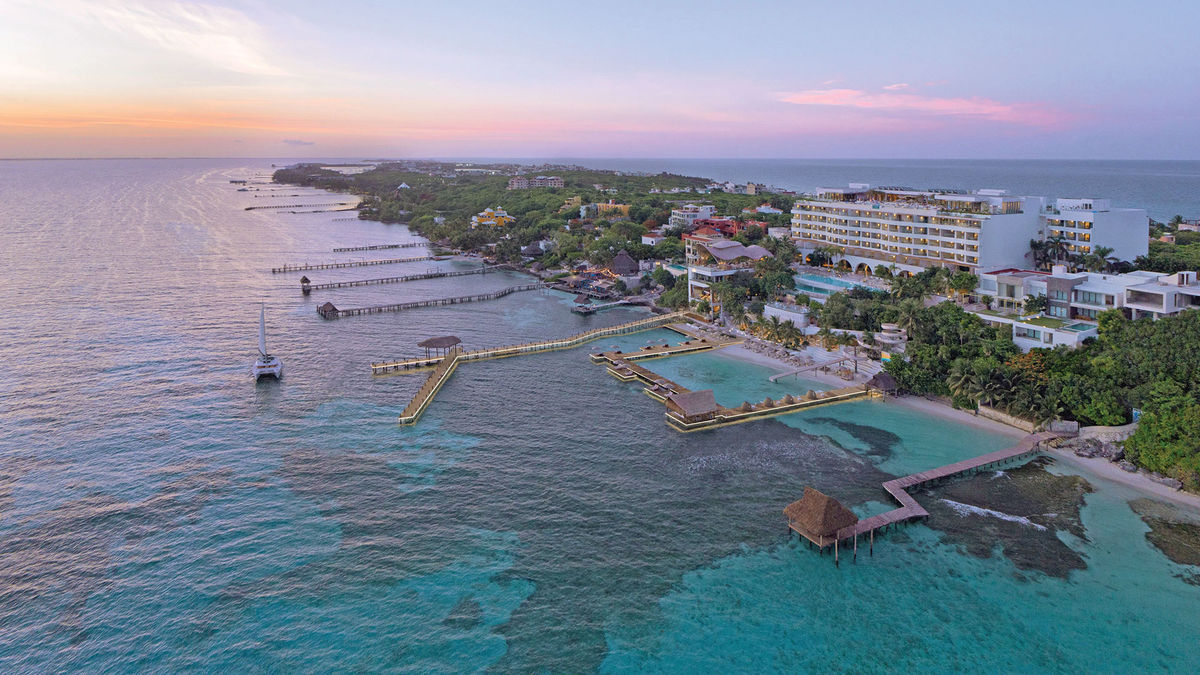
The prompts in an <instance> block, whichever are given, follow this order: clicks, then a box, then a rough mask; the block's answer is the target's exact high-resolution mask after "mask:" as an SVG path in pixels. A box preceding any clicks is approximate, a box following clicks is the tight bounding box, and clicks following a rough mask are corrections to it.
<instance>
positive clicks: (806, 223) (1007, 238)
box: [792, 183, 1148, 273]
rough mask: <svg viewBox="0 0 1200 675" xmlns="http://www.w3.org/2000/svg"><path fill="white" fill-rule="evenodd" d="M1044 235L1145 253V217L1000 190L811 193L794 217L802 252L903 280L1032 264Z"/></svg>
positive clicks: (1130, 254)
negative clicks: (831, 251) (829, 255)
mask: <svg viewBox="0 0 1200 675" xmlns="http://www.w3.org/2000/svg"><path fill="white" fill-rule="evenodd" d="M1084 207H1087V208H1086V209H1085V208H1084ZM1139 218H1140V220H1139ZM1051 224H1053V227H1050V225H1051ZM1085 225H1086V226H1085ZM1048 230H1051V231H1054V232H1062V233H1063V236H1064V237H1066V238H1067V239H1070V240H1071V242H1072V245H1073V246H1076V247H1077V248H1076V249H1074V250H1076V251H1078V252H1080V253H1087V252H1089V251H1090V250H1091V247H1092V246H1096V245H1099V246H1110V247H1112V248H1113V249H1115V250H1114V253H1113V255H1116V256H1118V257H1120V258H1122V259H1127V260H1131V259H1133V258H1134V257H1136V256H1138V255H1142V254H1144V253H1146V250H1147V246H1148V242H1147V237H1148V218H1147V216H1146V212H1145V211H1141V210H1137V209H1117V210H1112V209H1109V208H1108V203H1107V201H1106V200H1099V199H1062V200H1059V203H1058V205H1057V206H1056V207H1055V208H1047V205H1046V199H1045V198H1044V197H1018V196H1014V195H1010V194H1008V192H1007V191H1005V190H976V191H974V192H953V191H948V190H910V189H906V188H871V186H870V185H867V184H865V183H851V184H850V186H849V187H846V188H818V189H817V190H816V192H815V193H814V194H813V195H811V196H805V197H802V198H800V199H798V200H797V201H796V203H795V206H794V208H793V209H792V237H793V238H794V239H795V240H797V243H798V244H799V247H800V249H801V250H802V251H803V252H804V253H806V254H807V253H811V252H812V251H813V250H815V249H817V248H822V247H831V246H836V247H839V248H841V249H842V250H843V251H844V253H843V254H841V255H838V256H837V257H836V260H835V263H837V264H838V265H840V266H846V267H849V268H850V269H853V270H855V271H857V272H864V271H872V270H874V269H875V267H877V266H878V265H884V266H886V267H890V268H893V270H894V271H895V272H909V273H917V272H920V271H921V270H922V269H925V268H927V267H948V268H951V269H958V270H968V271H975V270H977V269H980V268H983V269H988V268H998V267H1020V266H1023V265H1027V264H1029V241H1030V240H1031V239H1041V238H1044V237H1046V236H1052V235H1051V234H1050V232H1049V231H1048ZM1072 235H1074V237H1072ZM1138 238H1140V245H1139V244H1138V241H1137V240H1138ZM1085 247H1086V248H1085Z"/></svg>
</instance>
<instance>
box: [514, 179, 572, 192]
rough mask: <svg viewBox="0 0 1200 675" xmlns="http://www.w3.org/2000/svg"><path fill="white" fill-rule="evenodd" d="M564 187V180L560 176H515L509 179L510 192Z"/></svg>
mask: <svg viewBox="0 0 1200 675" xmlns="http://www.w3.org/2000/svg"><path fill="white" fill-rule="evenodd" d="M562 186H563V179H562V178H559V177H558V176H534V177H533V178H530V177H529V176H513V177H512V178H509V179H508V189H509V190H528V189H529V188H540V187H547V188H560V187H562Z"/></svg>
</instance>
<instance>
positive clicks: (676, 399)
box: [667, 389, 721, 418]
mask: <svg viewBox="0 0 1200 675" xmlns="http://www.w3.org/2000/svg"><path fill="white" fill-rule="evenodd" d="M667 407H668V408H670V409H672V410H674V411H676V412H678V413H680V414H681V415H683V416H684V417H689V418H694V417H701V416H703V415H711V414H713V413H715V412H717V411H718V410H720V409H721V406H719V405H717V399H716V398H714V397H713V390H712V389H704V390H701V391H689V392H687V393H686V394H671V395H670V396H668V397H667Z"/></svg>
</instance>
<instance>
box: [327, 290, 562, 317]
mask: <svg viewBox="0 0 1200 675" xmlns="http://www.w3.org/2000/svg"><path fill="white" fill-rule="evenodd" d="M542 287H543V285H542V284H541V283H540V282H539V283H536V284H522V285H520V286H510V287H508V288H505V289H503V290H499V291H495V292H493V293H476V294H475V295H460V296H458V297H454V298H434V299H432V300H414V301H412V302H397V303H394V304H391V305H375V306H373V307H352V308H350V309H338V308H336V307H332V308H329V307H326V306H325V305H321V307H318V308H317V313H318V314H320V315H321V317H322V318H325V319H340V318H342V317H345V316H358V315H360V314H379V313H382V312H403V311H404V310H406V309H417V308H419V307H437V306H439V305H459V304H462V303H464V302H479V301H480V300H495V299H497V298H503V297H504V296H506V295H510V294H512V293H517V292H520V291H532V290H536V289H539V288H542ZM326 304H328V303H326Z"/></svg>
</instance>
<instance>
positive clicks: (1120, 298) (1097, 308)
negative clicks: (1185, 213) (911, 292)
mask: <svg viewBox="0 0 1200 675" xmlns="http://www.w3.org/2000/svg"><path fill="white" fill-rule="evenodd" d="M1039 296H1043V297H1045V299H1046V309H1045V310H1044V311H1039V312H1026V311H1025V302H1026V301H1027V300H1030V299H1032V298H1037V297H1039ZM986 298H991V308H982V307H981V308H978V309H974V310H971V311H972V312H973V313H974V314H976V315H978V316H979V318H981V319H983V320H984V321H985V322H988V323H991V324H994V325H1011V326H1012V330H1013V342H1014V343H1016V344H1017V346H1018V347H1021V349H1023V350H1025V351H1028V350H1030V349H1032V348H1034V347H1054V346H1057V345H1066V346H1068V347H1072V348H1074V347H1078V346H1079V345H1080V344H1081V343H1082V342H1083V341H1084V340H1085V339H1087V338H1089V337H1095V336H1096V329H1097V324H1096V318H1097V317H1098V316H1099V314H1100V313H1101V312H1104V311H1107V310H1110V309H1117V310H1121V312H1122V313H1123V314H1124V315H1125V316H1126V317H1127V318H1130V319H1141V318H1153V319H1159V318H1162V317H1164V316H1171V315H1173V314H1178V313H1179V312H1182V311H1183V310H1185V309H1197V308H1200V283H1198V282H1197V279H1196V273H1195V272H1179V273H1176V274H1164V273H1161V272H1148V271H1142V270H1139V271H1135V272H1129V273H1126V274H1101V273H1097V272H1068V271H1067V269H1066V267H1065V266H1062V265H1056V266H1054V269H1053V271H1051V272H1039V271H1034V270H1023V269H1011V268H1010V269H1001V270H994V271H990V272H983V273H980V274H979V287H978V288H976V289H975V293H974V295H973V298H972V299H973V300H975V301H977V302H982V301H984V300H985V299H986Z"/></svg>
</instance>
